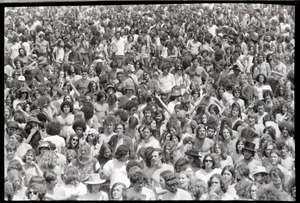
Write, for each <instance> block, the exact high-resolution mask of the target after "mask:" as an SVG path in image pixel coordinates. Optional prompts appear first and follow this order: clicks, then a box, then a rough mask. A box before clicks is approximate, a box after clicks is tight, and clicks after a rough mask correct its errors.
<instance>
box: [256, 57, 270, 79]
mask: <svg viewBox="0 0 300 203" xmlns="http://www.w3.org/2000/svg"><path fill="white" fill-rule="evenodd" d="M258 68H259V73H263V74H265V75H266V76H267V77H269V76H270V75H271V67H270V64H268V62H267V61H266V60H265V58H264V56H263V55H262V54H258Z"/></svg>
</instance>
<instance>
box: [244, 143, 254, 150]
mask: <svg viewBox="0 0 300 203" xmlns="http://www.w3.org/2000/svg"><path fill="white" fill-rule="evenodd" d="M243 149H244V150H248V151H251V152H255V144H254V143H252V142H248V141H246V142H245V145H244V148H243Z"/></svg>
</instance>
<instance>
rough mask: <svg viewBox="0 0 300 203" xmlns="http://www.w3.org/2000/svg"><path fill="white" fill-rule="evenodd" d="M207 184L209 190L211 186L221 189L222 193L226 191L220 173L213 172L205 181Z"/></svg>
mask: <svg viewBox="0 0 300 203" xmlns="http://www.w3.org/2000/svg"><path fill="white" fill-rule="evenodd" d="M207 186H208V190H211V189H212V188H215V187H217V188H219V189H221V191H222V192H223V193H225V192H226V191H227V188H226V186H225V183H224V181H223V178H222V175H221V174H216V173H215V174H213V175H212V176H211V177H210V178H209V180H208V181H207ZM214 191H215V192H217V191H218V190H216V189H215V190H214Z"/></svg>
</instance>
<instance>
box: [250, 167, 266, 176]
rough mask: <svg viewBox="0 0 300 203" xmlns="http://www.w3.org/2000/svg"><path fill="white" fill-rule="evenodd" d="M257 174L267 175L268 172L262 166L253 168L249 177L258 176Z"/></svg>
mask: <svg viewBox="0 0 300 203" xmlns="http://www.w3.org/2000/svg"><path fill="white" fill-rule="evenodd" d="M258 173H265V174H268V172H267V170H266V168H265V167H264V166H255V167H254V169H253V172H252V173H251V176H254V175H255V174H258Z"/></svg>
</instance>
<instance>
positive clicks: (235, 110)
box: [231, 107, 239, 116]
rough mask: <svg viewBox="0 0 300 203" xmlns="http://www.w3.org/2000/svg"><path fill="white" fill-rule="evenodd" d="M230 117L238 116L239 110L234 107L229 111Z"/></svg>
mask: <svg viewBox="0 0 300 203" xmlns="http://www.w3.org/2000/svg"><path fill="white" fill-rule="evenodd" d="M231 114H232V116H238V115H239V109H238V108H237V107H234V108H233V109H232V111H231Z"/></svg>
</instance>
